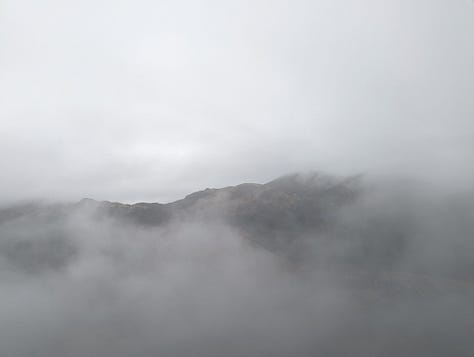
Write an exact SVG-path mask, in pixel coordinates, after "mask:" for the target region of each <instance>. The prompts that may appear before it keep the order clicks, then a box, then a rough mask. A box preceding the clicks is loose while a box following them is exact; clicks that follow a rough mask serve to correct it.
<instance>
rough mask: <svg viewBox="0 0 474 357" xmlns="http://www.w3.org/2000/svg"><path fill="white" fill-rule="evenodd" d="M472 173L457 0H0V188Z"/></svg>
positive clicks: (461, 177) (145, 188) (471, 63)
mask: <svg viewBox="0 0 474 357" xmlns="http://www.w3.org/2000/svg"><path fill="white" fill-rule="evenodd" d="M319 169H322V170H325V171H329V172H334V173H341V174H346V173H358V172H367V173H369V174H374V175H386V174H393V173H396V174H402V175H408V176H412V177H415V178H417V179H422V180H430V181H432V182H436V183H442V184H446V183H449V184H450V185H451V184H455V185H466V184H468V183H469V180H472V179H473V176H474V3H473V2H472V1H469V0H450V1H446V0H371V1H370V0H357V1H356V0H346V1H334V0H320V1H314V0H312V1H309V0H308V1H302V0H292V1H281V0H275V1H261V0H252V1H233V2H232V1H227V0H226V1H144V0H134V1H130V0H122V1H120V0H118V1H117V0H116V1H110V0H99V1H91V0H85V1H76V2H68V1H59V0H44V1H32V0H29V1H28V0H14V1H13V0H1V1H0V172H1V174H0V187H1V188H0V201H11V200H18V199H29V198H49V199H68V200H69V199H79V198H81V197H85V196H87V197H94V198H98V199H109V200H122V201H139V200H146V201H169V200H173V199H176V198H179V197H181V196H183V195H185V194H187V193H189V192H192V191H194V190H197V189H201V188H204V187H207V186H225V185H230V184H236V183H240V182H243V181H265V180H268V179H272V178H274V177H275V176H278V175H281V174H284V173H287V172H291V171H304V170H319Z"/></svg>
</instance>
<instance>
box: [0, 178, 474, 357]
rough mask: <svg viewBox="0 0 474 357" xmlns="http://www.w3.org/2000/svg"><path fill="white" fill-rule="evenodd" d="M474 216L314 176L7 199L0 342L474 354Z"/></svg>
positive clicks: (190, 351)
mask: <svg viewBox="0 0 474 357" xmlns="http://www.w3.org/2000/svg"><path fill="white" fill-rule="evenodd" d="M473 213H474V200H472V195H471V196H449V197H447V196H446V195H441V196H440V195H439V194H438V193H436V192H432V191H429V190H424V189H422V188H421V187H417V186H413V185H411V184H407V183H398V184H396V185H395V184H393V183H392V184H387V183H379V184H374V183H373V182H372V183H371V184H368V181H367V180H366V179H365V178H364V177H360V176H356V177H348V178H338V177H332V176H329V175H325V174H318V173H310V174H294V175H288V176H284V177H281V178H279V179H276V180H273V181H270V182H268V183H265V184H256V183H244V184H241V185H237V186H230V187H226V188H222V189H205V190H203V191H199V192H195V193H192V194H190V195H188V196H186V197H185V198H184V199H181V200H178V201H176V202H172V203H169V204H158V203H138V204H133V205H130V204H121V203H112V202H100V201H95V200H92V199H84V200H81V201H80V202H77V203H70V204H29V205H17V206H14V207H8V208H3V209H2V210H1V211H0V238H1V239H0V266H1V268H2V269H1V273H0V286H1V293H0V316H1V317H2V320H1V321H2V324H1V325H2V332H3V333H2V334H1V335H0V346H1V347H0V349H1V351H2V353H5V354H7V355H9V356H32V355H34V356H84V355H88V356H101V357H107V356H114V357H117V356H119V357H120V356H123V357H125V356H130V355H134V356H152V355H153V356H155V355H160V356H191V355H192V356H222V355H226V356H261V355H272V356H288V355H293V356H314V355H324V356H341V355H352V356H367V355H374V356H400V355H405V356H446V355H453V356H454V355H456V356H469V355H470V354H471V352H472V350H473V343H472V331H473V330H474V310H473V309H472V301H473V299H474V264H473V261H474V253H473V252H474V240H473V237H474V227H473V225H472V219H471V218H470V217H472V215H473ZM13 334H14V335H15V339H13ZM19 338H20V339H21V341H22V343H21V344H18V343H16V342H14V341H16V340H18V339H19Z"/></svg>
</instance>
